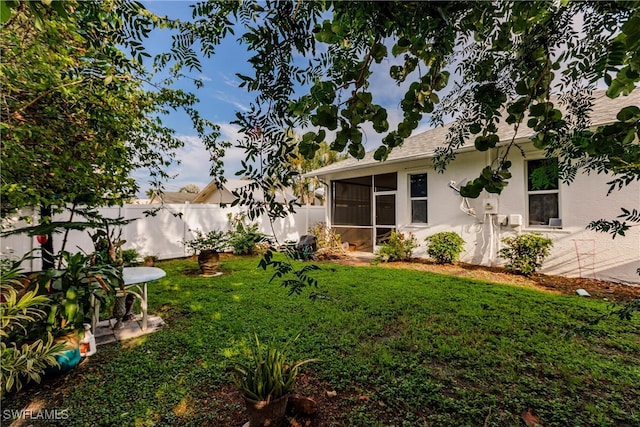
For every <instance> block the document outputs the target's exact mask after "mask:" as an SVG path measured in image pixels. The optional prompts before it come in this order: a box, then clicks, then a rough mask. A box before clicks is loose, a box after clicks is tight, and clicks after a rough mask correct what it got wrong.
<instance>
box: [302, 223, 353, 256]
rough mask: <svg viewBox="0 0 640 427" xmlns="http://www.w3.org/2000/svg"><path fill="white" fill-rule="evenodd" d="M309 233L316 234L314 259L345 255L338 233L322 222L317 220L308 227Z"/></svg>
mask: <svg viewBox="0 0 640 427" xmlns="http://www.w3.org/2000/svg"><path fill="white" fill-rule="evenodd" d="M309 234H313V235H314V236H316V245H317V250H316V252H315V253H314V256H315V258H316V259H338V258H343V257H344V256H345V250H344V248H343V246H342V240H341V239H340V235H339V234H337V233H336V232H335V230H334V229H333V228H331V227H327V224H325V223H324V222H319V223H317V224H316V225H314V226H313V227H310V228H309Z"/></svg>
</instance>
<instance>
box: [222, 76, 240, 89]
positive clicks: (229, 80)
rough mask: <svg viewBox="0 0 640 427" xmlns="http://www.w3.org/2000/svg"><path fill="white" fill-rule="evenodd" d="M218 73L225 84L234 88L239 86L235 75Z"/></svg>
mask: <svg viewBox="0 0 640 427" xmlns="http://www.w3.org/2000/svg"><path fill="white" fill-rule="evenodd" d="M218 74H219V75H220V77H222V81H223V83H224V84H226V85H227V86H231V87H234V88H237V87H239V86H240V80H238V79H237V78H235V76H229V75H228V74H225V73H218Z"/></svg>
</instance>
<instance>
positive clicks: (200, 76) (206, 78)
mask: <svg viewBox="0 0 640 427" xmlns="http://www.w3.org/2000/svg"><path fill="white" fill-rule="evenodd" d="M198 78H199V79H200V80H202V81H203V82H210V81H212V79H211V77H207V76H205V75H204V74H199V75H198Z"/></svg>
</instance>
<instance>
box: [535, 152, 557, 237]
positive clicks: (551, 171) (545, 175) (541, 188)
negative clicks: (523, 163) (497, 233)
mask: <svg viewBox="0 0 640 427" xmlns="http://www.w3.org/2000/svg"><path fill="white" fill-rule="evenodd" d="M527 195H528V202H529V225H538V226H540V225H543V226H547V225H555V224H559V218H560V209H559V206H560V204H559V196H560V190H559V185H558V159H542V160H530V161H528V162H527ZM549 220H551V222H550V221H549Z"/></svg>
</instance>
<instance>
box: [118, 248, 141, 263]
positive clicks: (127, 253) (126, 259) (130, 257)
mask: <svg viewBox="0 0 640 427" xmlns="http://www.w3.org/2000/svg"><path fill="white" fill-rule="evenodd" d="M121 255H122V264H123V265H124V266H125V267H128V266H130V265H133V264H135V263H136V262H137V261H138V258H140V254H138V251H136V250H135V249H123V250H122V253H121Z"/></svg>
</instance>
